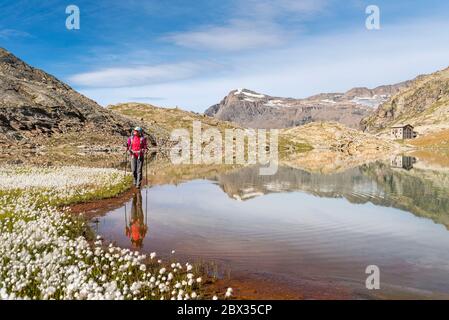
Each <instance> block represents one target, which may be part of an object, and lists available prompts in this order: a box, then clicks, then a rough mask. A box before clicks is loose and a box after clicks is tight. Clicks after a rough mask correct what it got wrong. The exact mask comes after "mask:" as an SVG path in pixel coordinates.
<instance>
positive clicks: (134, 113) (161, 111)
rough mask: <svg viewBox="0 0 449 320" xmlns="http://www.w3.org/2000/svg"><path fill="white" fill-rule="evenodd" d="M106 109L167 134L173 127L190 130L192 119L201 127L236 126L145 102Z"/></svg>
mask: <svg viewBox="0 0 449 320" xmlns="http://www.w3.org/2000/svg"><path fill="white" fill-rule="evenodd" d="M107 109H109V110H111V111H113V112H115V113H118V114H120V115H122V116H125V117H129V118H131V119H134V120H141V121H143V122H145V124H147V125H148V126H154V125H158V126H159V127H160V128H161V130H163V131H164V132H165V134H166V135H168V136H169V135H170V132H171V131H172V130H174V129H187V130H189V132H191V130H192V124H193V121H201V126H202V128H203V129H207V128H209V127H217V128H218V129H219V130H221V131H222V130H224V129H231V128H236V127H238V126H236V125H234V124H232V123H230V122H227V121H220V120H218V119H215V118H212V117H209V116H206V115H203V114H199V113H195V112H190V111H185V110H182V109H179V108H161V107H157V106H153V105H151V104H146V103H134V102H129V103H120V104H116V105H110V106H108V107H107Z"/></svg>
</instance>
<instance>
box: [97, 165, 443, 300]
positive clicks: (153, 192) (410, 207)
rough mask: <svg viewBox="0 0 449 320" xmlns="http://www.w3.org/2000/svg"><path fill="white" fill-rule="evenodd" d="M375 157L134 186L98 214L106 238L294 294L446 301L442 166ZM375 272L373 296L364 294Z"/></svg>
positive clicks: (99, 226)
mask: <svg viewBox="0 0 449 320" xmlns="http://www.w3.org/2000/svg"><path fill="white" fill-rule="evenodd" d="M395 165H396V167H393V166H391V164H389V163H383V162H377V163H373V164H369V165H364V166H361V167H359V168H354V169H350V170H347V171H345V172H340V173H335V174H326V175H324V174H315V173H308V172H306V171H303V170H299V169H293V168H289V167H280V168H279V170H278V172H277V174H276V175H274V176H260V175H259V174H258V168H257V167H247V168H243V169H239V170H234V171H231V172H225V173H222V174H216V175H215V176H213V177H211V178H209V179H194V180H190V181H184V182H181V183H178V184H176V185H171V184H162V185H157V186H153V187H149V188H146V189H143V190H142V191H141V196H138V194H136V195H135V196H134V197H133V199H130V200H129V201H128V202H127V203H126V206H125V205H124V206H122V207H121V208H118V209H115V210H113V211H111V212H108V213H107V214H106V215H104V216H102V217H99V221H98V223H97V224H96V226H95V228H96V229H97V231H98V233H99V234H101V235H103V236H104V237H105V238H106V239H107V240H110V241H115V242H116V243H117V244H118V245H120V246H124V247H140V250H142V251H144V252H152V251H156V252H158V253H162V254H167V255H168V254H169V253H170V252H171V250H172V249H175V250H176V252H177V253H176V255H177V257H179V258H181V259H182V258H184V259H188V260H189V261H195V260H206V261H216V262H217V263H218V264H219V265H220V266H223V267H225V268H229V269H230V270H231V271H232V273H236V274H244V275H247V276H248V277H254V278H255V279H257V278H268V279H271V280H272V281H276V282H277V283H281V284H282V283H283V284H286V285H288V287H289V288H292V289H294V290H298V292H300V291H301V290H302V287H303V285H304V283H305V282H307V283H308V284H309V285H310V284H313V283H314V282H317V283H318V282H319V283H321V284H322V283H325V284H326V283H329V284H332V285H335V284H336V285H338V286H340V287H343V288H347V289H348V290H350V291H351V293H352V295H353V296H354V297H372V296H373V295H377V296H379V297H398V296H399V297H400V296H401V295H403V294H406V295H407V296H408V297H423V296H424V297H426V296H428V297H430V296H432V297H441V298H448V297H449V231H448V226H449V171H446V170H437V171H436V170H427V169H426V170H425V169H419V168H413V165H414V161H410V159H408V158H407V157H404V159H403V161H401V163H400V166H399V167H397V164H395ZM368 265H377V266H378V267H379V268H380V273H381V290H378V291H377V292H376V293H373V291H369V290H367V289H366V287H365V280H366V278H367V276H368V275H367V274H365V269H366V267H367V266H368Z"/></svg>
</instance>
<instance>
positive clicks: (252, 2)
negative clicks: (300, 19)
mask: <svg viewBox="0 0 449 320" xmlns="http://www.w3.org/2000/svg"><path fill="white" fill-rule="evenodd" d="M329 2H330V0H248V1H242V2H241V3H240V9H239V11H240V14H241V15H246V16H253V17H258V18H259V19H262V18H266V17H270V16H271V17H275V16H279V15H282V14H289V15H291V14H292V13H294V14H299V15H301V16H306V15H310V14H315V13H319V12H321V11H323V10H324V9H325V8H326V7H327V6H328V5H329Z"/></svg>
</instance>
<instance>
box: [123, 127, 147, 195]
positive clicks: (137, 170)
mask: <svg viewBox="0 0 449 320" xmlns="http://www.w3.org/2000/svg"><path fill="white" fill-rule="evenodd" d="M126 150H127V152H129V154H130V155H131V171H132V173H133V178H134V179H133V183H134V186H136V188H138V189H140V185H141V183H142V171H143V162H144V161H145V153H146V152H147V150H148V143H147V139H146V138H145V137H144V135H143V130H142V128H140V127H136V128H134V130H133V133H132V135H131V137H129V138H128V143H127V149H126Z"/></svg>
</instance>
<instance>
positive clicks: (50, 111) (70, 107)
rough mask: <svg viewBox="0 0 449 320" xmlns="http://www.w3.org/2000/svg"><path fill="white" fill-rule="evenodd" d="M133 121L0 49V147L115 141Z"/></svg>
mask: <svg viewBox="0 0 449 320" xmlns="http://www.w3.org/2000/svg"><path fill="white" fill-rule="evenodd" d="M136 124H137V122H136V121H130V120H129V119H127V118H124V117H122V116H120V115H118V114H115V113H113V112H111V111H110V110H106V109H105V108H103V107H101V106H99V105H98V104H97V103H95V102H94V101H92V100H90V99H88V98H86V97H85V96H83V95H81V94H79V93H78V92H76V91H74V90H73V89H72V88H70V87H69V86H68V85H66V84H64V83H63V82H61V81H59V80H58V79H56V78H55V77H53V76H51V75H49V74H48V73H46V72H44V71H42V70H39V69H35V68H33V67H31V66H29V65H28V64H26V63H25V62H23V61H22V60H20V59H18V58H17V57H15V56H14V55H13V54H11V53H9V52H8V51H6V50H5V49H2V48H0V146H1V147H2V148H5V149H7V148H8V146H10V145H14V146H16V147H17V146H19V147H22V148H35V147H37V146H43V145H49V144H55V145H58V144H66V143H67V144H83V143H87V144H100V145H111V146H113V145H117V144H118V143H120V145H121V142H122V141H123V137H124V136H126V135H128V133H129V130H130V128H131V127H132V126H134V125H136ZM99 132H100V133H101V134H98V133H99ZM150 138H152V141H153V142H155V141H156V140H155V139H153V137H150Z"/></svg>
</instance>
